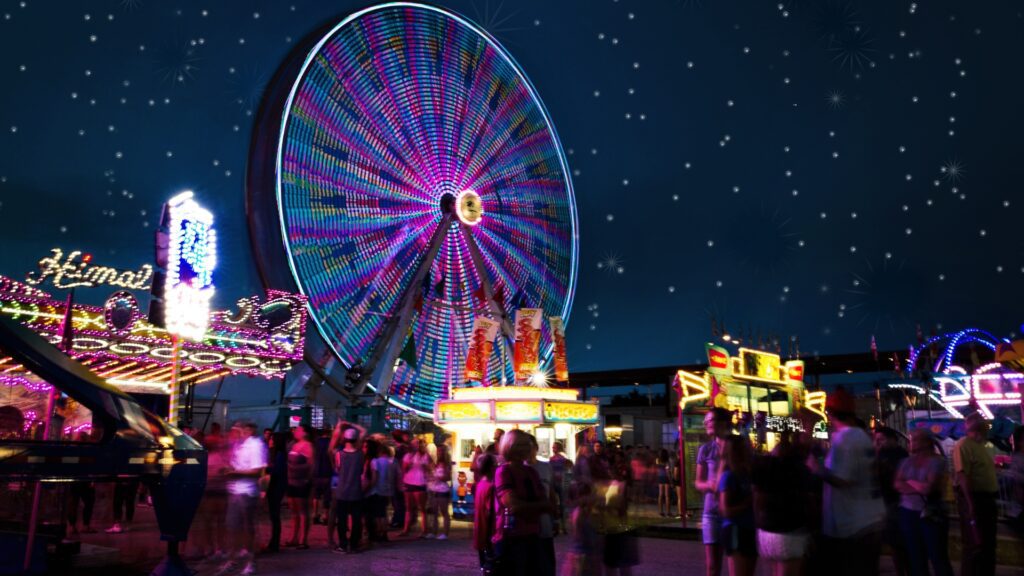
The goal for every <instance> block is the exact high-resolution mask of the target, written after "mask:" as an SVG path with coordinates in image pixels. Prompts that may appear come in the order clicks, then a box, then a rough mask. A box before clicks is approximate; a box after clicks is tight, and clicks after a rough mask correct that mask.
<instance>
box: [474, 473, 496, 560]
mask: <svg viewBox="0 0 1024 576" xmlns="http://www.w3.org/2000/svg"><path fill="white" fill-rule="evenodd" d="M497 469H498V459H497V458H495V457H494V456H493V455H490V454H484V455H483V456H481V458H480V460H479V461H478V462H477V473H476V475H474V476H473V549H474V550H476V551H477V555H478V557H479V559H480V572H481V574H483V575H484V576H491V574H492V573H493V570H494V545H493V542H492V539H493V538H494V529H495V522H496V520H495V507H494V473H495V471H496V470H497Z"/></svg>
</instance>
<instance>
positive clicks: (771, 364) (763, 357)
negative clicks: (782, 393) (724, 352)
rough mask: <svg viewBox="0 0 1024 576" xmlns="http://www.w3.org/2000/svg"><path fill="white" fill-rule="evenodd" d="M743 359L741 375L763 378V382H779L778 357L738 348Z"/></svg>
mask: <svg viewBox="0 0 1024 576" xmlns="http://www.w3.org/2000/svg"><path fill="white" fill-rule="evenodd" d="M740 358H742V359H743V375H744V376H753V377H756V378H763V379H765V380H781V379H782V378H781V375H780V372H779V360H780V359H779V355H778V354H771V353H769V352H762V351H760V350H751V349H749V348H740Z"/></svg>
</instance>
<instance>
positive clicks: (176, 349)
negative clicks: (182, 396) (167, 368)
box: [167, 334, 181, 426]
mask: <svg viewBox="0 0 1024 576" xmlns="http://www.w3.org/2000/svg"><path fill="white" fill-rule="evenodd" d="M171 342H172V344H171V350H172V353H171V397H170V399H169V400H168V401H167V422H168V423H169V424H170V425H172V426H177V425H178V370H179V368H180V366H181V363H180V362H179V357H180V356H181V338H179V337H178V335H177V334H171Z"/></svg>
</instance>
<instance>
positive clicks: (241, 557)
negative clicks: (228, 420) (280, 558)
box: [217, 422, 267, 575]
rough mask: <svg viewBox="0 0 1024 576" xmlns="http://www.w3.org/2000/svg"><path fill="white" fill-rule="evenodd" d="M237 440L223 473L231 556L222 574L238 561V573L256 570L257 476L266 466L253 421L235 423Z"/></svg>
mask: <svg viewBox="0 0 1024 576" xmlns="http://www.w3.org/2000/svg"><path fill="white" fill-rule="evenodd" d="M235 427H236V428H237V438H238V441H237V442H235V443H234V445H233V446H232V450H231V458H230V462H229V463H228V466H227V467H226V468H225V469H224V471H223V473H224V475H225V476H226V477H227V491H228V506H227V520H226V523H225V524H226V528H227V530H228V532H229V533H230V534H231V536H233V540H234V542H233V543H232V544H233V546H232V552H233V556H232V557H230V558H229V559H228V561H227V562H226V563H225V564H224V565H222V566H221V567H220V569H219V570H218V571H217V574H225V573H227V572H229V571H231V570H233V569H234V568H235V567H236V562H239V563H242V565H243V566H242V571H241V574H243V575H249V574H255V573H256V559H255V547H256V513H257V512H256V511H257V507H258V504H259V496H260V491H259V484H258V478H259V477H260V475H261V474H262V473H263V469H264V468H266V467H267V446H266V444H264V443H263V440H262V438H260V437H258V436H257V427H256V424H255V423H253V422H246V423H242V424H236V426H235Z"/></svg>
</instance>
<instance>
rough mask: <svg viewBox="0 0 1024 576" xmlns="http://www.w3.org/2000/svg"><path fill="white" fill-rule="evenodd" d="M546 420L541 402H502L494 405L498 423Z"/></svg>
mask: <svg viewBox="0 0 1024 576" xmlns="http://www.w3.org/2000/svg"><path fill="white" fill-rule="evenodd" d="M543 418H544V413H543V406H541V403H540V401H539V400H501V401H498V402H495V403H494V419H495V420H496V421H498V422H509V423H512V422H540V421H542V420H543Z"/></svg>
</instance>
